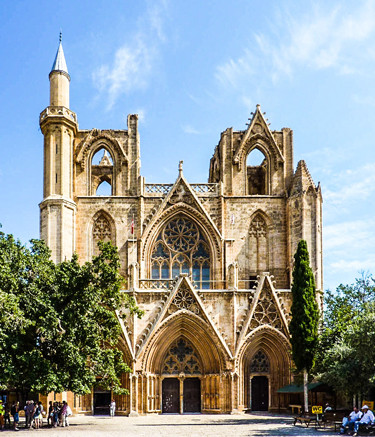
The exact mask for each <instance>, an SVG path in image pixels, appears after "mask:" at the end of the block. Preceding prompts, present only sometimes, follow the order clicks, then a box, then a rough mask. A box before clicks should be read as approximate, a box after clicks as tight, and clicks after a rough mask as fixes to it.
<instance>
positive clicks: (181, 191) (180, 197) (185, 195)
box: [169, 184, 194, 205]
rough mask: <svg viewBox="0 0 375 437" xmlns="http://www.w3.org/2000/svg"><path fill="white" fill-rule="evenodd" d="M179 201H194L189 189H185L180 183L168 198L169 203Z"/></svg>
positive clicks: (188, 202)
mask: <svg viewBox="0 0 375 437" xmlns="http://www.w3.org/2000/svg"><path fill="white" fill-rule="evenodd" d="M180 202H183V203H187V204H192V203H193V202H194V198H193V196H192V195H191V193H190V192H189V191H187V190H185V188H184V186H183V185H182V184H181V185H180V186H179V187H178V188H177V189H176V191H175V192H174V193H173V194H172V196H171V197H170V199H169V203H170V204H171V205H174V204H176V203H180Z"/></svg>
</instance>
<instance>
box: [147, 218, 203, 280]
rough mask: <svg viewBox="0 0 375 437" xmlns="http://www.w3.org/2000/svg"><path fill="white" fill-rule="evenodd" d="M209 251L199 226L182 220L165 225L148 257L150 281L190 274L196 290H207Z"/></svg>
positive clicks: (184, 219) (175, 220) (174, 220)
mask: <svg viewBox="0 0 375 437" xmlns="http://www.w3.org/2000/svg"><path fill="white" fill-rule="evenodd" d="M210 270H211V263H210V251H209V248H208V244H207V242H206V240H205V238H204V236H203V235H202V233H201V231H200V230H199V229H198V227H197V226H196V225H195V223H193V222H192V221H190V220H189V219H187V218H185V217H178V218H176V219H173V220H171V221H170V222H168V223H167V225H166V226H165V228H164V229H163V230H162V231H161V232H160V234H159V236H158V238H157V240H156V243H155V246H154V249H153V251H152V255H151V277H152V279H169V278H172V279H173V278H175V277H176V276H179V275H180V274H181V273H187V274H190V275H192V279H193V281H194V282H195V283H197V284H198V287H199V288H210V282H209V281H210Z"/></svg>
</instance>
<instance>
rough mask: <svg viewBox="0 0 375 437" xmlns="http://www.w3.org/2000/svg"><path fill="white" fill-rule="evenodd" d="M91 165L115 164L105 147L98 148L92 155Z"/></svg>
mask: <svg viewBox="0 0 375 437" xmlns="http://www.w3.org/2000/svg"><path fill="white" fill-rule="evenodd" d="M91 165H113V160H112V157H111V155H110V154H109V153H108V151H107V149H104V147H103V148H102V149H100V150H98V151H97V152H96V153H95V155H94V156H93V157H92V161H91Z"/></svg>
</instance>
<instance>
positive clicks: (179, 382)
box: [162, 337, 202, 413]
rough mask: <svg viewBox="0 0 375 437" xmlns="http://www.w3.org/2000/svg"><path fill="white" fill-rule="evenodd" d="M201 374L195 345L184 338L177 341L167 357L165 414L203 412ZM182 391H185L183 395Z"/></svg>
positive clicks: (163, 384) (172, 345)
mask: <svg viewBox="0 0 375 437" xmlns="http://www.w3.org/2000/svg"><path fill="white" fill-rule="evenodd" d="M201 373H202V371H201V363H200V358H199V356H198V354H197V352H196V351H195V349H194V347H193V346H192V344H191V343H190V342H189V341H188V340H186V339H185V338H182V337H180V338H179V339H178V340H176V341H174V342H173V343H172V344H171V346H170V347H169V349H168V352H167V354H166V356H165V359H164V366H163V374H164V375H165V377H164V379H163V382H162V412H163V413H179V412H183V413H199V412H200V411H201V381H200V377H199V376H200V375H201ZM167 375H168V376H167ZM170 375H176V376H177V375H178V377H175V378H174V377H170ZM193 375H194V376H193ZM195 375H196V376H195ZM198 375H199V376H198ZM180 393H182V398H181V396H180ZM180 402H182V404H180Z"/></svg>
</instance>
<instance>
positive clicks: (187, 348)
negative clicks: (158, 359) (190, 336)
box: [163, 338, 202, 375]
mask: <svg viewBox="0 0 375 437" xmlns="http://www.w3.org/2000/svg"><path fill="white" fill-rule="evenodd" d="M163 373H164V374H167V375H178V374H180V373H185V375H196V374H200V373H202V371H201V366H200V363H199V359H198V355H197V353H196V352H195V350H194V348H193V347H192V345H191V344H190V343H188V342H187V341H186V340H184V339H183V338H180V339H179V340H177V341H175V342H174V343H173V344H172V346H171V347H170V349H169V351H168V353H167V356H166V358H165V361H164V367H163Z"/></svg>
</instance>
